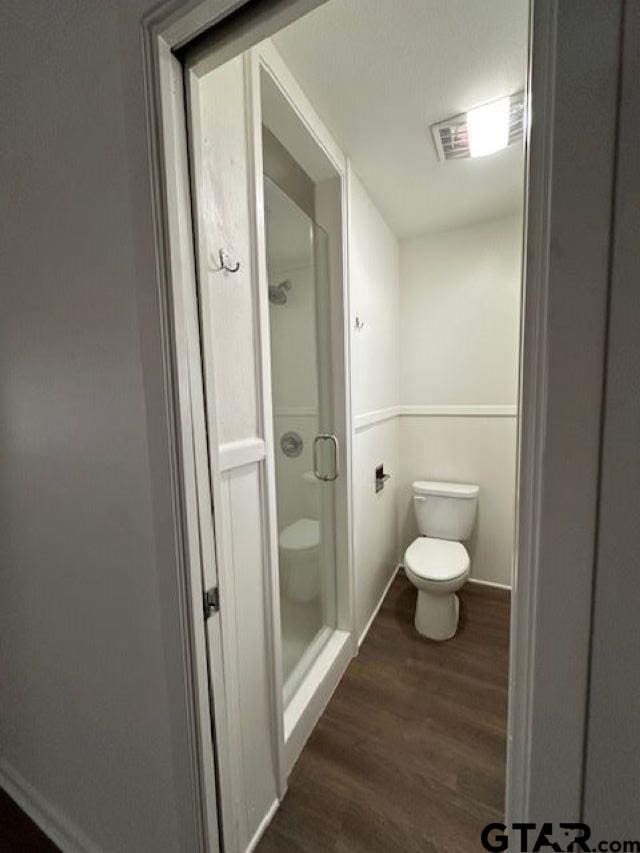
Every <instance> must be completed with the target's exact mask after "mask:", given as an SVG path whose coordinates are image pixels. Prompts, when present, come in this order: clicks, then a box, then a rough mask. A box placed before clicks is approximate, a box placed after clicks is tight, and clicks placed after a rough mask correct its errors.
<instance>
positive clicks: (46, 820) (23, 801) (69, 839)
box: [0, 758, 100, 853]
mask: <svg viewBox="0 0 640 853" xmlns="http://www.w3.org/2000/svg"><path fill="white" fill-rule="evenodd" d="M0 787H2V788H4V790H5V791H6V792H7V794H9V796H10V797H11V799H12V800H15V802H16V803H17V804H18V805H19V806H20V808H21V809H22V811H23V812H24V813H25V814H26V815H28V816H29V817H30V818H31V820H32V821H33V822H34V823H35V824H36V825H37V826H38V827H40V829H41V830H42V831H43V832H44V834H45V835H47V836H48V837H49V838H50V839H51V841H53V843H54V844H56V845H57V846H58V847H59V848H60V849H61V850H62V851H63V853H99V851H100V848H99V847H98V845H97V844H94V843H93V841H91V839H90V838H88V837H87V836H86V835H85V834H84V832H82V830H81V829H79V828H78V827H77V826H75V825H74V824H73V823H72V822H71V821H70V820H68V818H66V817H65V816H64V815H62V814H60V812H59V810H58V809H57V808H56V807H55V806H54V805H53V804H52V803H50V802H49V801H48V800H47V799H46V798H45V797H43V796H42V794H40V793H39V791H37V790H36V789H35V788H34V787H33V785H31V784H30V783H29V782H27V780H26V779H24V778H23V777H22V776H21V774H20V773H18V771H17V770H14V768H13V767H12V766H11V765H10V764H9V762H8V761H6V760H5V759H4V758H0Z"/></svg>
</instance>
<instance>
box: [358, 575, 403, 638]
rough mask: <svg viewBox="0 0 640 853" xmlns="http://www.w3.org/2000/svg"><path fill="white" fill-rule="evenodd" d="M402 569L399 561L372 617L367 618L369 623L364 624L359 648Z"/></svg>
mask: <svg viewBox="0 0 640 853" xmlns="http://www.w3.org/2000/svg"><path fill="white" fill-rule="evenodd" d="M400 569H402V563H398V564H397V565H396V567H395V569H394V570H393V572H392V574H391V577H390V578H389V580H388V581H387V583H386V585H385V588H384V590H383V591H382V595H381V596H380V599H379V601H378V603H377V604H376V606H375V607H374V609H373V613H372V614H371V616H370V617H369V619H368V620H367V624H366V625H365V626H364V628H363V629H362V633H361V634H360V636H359V637H358V649H359V648H360V646H361V645H362V644H363V643H364V641H365V639H366V637H367V634H368V633H369V628H371V626H372V625H373V620H374V619H375V618H376V616H377V615H378V613H379V611H380V608H381V607H382V602H383V601H384V600H385V598H386V597H387V593H388V592H389V590H390V589H391V584H392V583H393V582H394V580H395V579H396V577H397V575H398V572H399V571H400Z"/></svg>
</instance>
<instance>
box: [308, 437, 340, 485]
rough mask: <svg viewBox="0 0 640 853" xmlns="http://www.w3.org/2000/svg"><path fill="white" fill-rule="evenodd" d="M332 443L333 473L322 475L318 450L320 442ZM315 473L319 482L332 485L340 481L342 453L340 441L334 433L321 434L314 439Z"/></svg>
mask: <svg viewBox="0 0 640 853" xmlns="http://www.w3.org/2000/svg"><path fill="white" fill-rule="evenodd" d="M322 441H330V442H331V443H332V444H333V472H332V473H331V474H321V473H320V470H319V467H318V448H319V447H320V442H322ZM313 473H314V474H315V475H316V477H317V478H318V480H323V481H324V482H325V483H331V482H333V480H337V479H338V475H339V474H340V451H339V447H338V439H337V438H336V436H335V435H334V434H333V433H330V432H321V433H320V434H319V435H317V436H316V437H315V438H314V439H313Z"/></svg>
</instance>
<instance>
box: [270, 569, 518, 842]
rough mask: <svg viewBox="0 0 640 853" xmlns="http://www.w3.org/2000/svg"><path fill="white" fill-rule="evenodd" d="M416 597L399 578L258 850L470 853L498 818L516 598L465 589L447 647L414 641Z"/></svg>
mask: <svg viewBox="0 0 640 853" xmlns="http://www.w3.org/2000/svg"><path fill="white" fill-rule="evenodd" d="M415 598H416V591H415V589H414V588H413V587H412V586H411V584H410V583H409V582H408V581H407V579H406V577H405V576H404V574H402V573H400V574H399V575H398V577H397V578H396V579H395V581H394V582H393V584H392V586H391V588H390V590H389V592H388V593H387V596H386V598H385V600H384V603H383V605H382V607H381V609H380V612H379V614H378V616H377V617H376V619H375V620H374V623H373V625H372V627H371V630H370V631H369V634H368V636H367V638H366V640H365V642H364V643H363V645H362V648H361V650H360V654H359V655H358V657H357V658H355V659H354V660H353V661H352V663H351V664H350V665H349V668H348V669H347V672H346V673H345V675H344V677H343V679H342V681H341V682H340V685H339V686H338V689H337V690H336V692H335V694H334V696H333V698H332V699H331V701H330V703H329V705H328V706H327V709H326V710H325V712H324V714H323V715H322V717H321V719H320V721H319V723H318V725H317V727H316V729H315V730H314V732H313V734H312V735H311V737H310V739H309V741H308V742H307V744H306V746H305V748H304V750H303V752H302V755H301V756H300V759H299V760H298V762H297V764H296V766H295V767H294V769H293V772H292V774H291V777H290V779H289V789H288V792H287V794H286V796H285V799H284V802H283V803H282V806H281V807H280V809H279V811H278V812H277V814H276V815H275V817H274V819H273V821H272V823H271V825H270V826H269V828H268V829H267V831H266V833H265V835H264V836H263V838H262V840H261V842H260V844H259V846H258V851H259V853H276V851H277V853H298V851H299V853H315V851H318V853H319V851H323V853H328V851H335V853H347V851H348V852H349V853H365V852H366V853H376V851H381V853H382V851H384V853H395V851H398V853H400V851H402V852H403V853H418V851H419V853H472V851H481V850H482V849H483V848H482V845H481V843H480V831H481V829H482V827H483V826H484V825H485V824H486V823H488V822H489V821H493V820H501V819H502V813H503V801H504V778H505V759H506V717H507V677H508V645H509V607H510V601H509V594H508V593H507V592H503V591H501V590H495V589H490V588H488V587H481V586H476V585H471V584H467V585H466V586H465V587H464V589H463V590H462V592H461V595H460V598H461V601H462V616H461V624H460V628H459V631H458V634H457V635H456V636H455V637H454V639H453V640H449V641H448V642H445V643H434V642H431V641H429V640H425V639H424V638H422V637H420V636H419V635H418V634H417V633H416V631H415V629H414V627H413V614H414V608H415Z"/></svg>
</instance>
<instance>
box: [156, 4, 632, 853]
mask: <svg viewBox="0 0 640 853" xmlns="http://www.w3.org/2000/svg"><path fill="white" fill-rule="evenodd" d="M323 1H324V0H280V2H274V3H272V4H271V5H270V6H269V8H268V9H266V8H265V4H264V3H259V4H258V5H257V6H256V16H255V18H254V20H253V21H252V32H253V34H254V35H255V37H256V40H260V39H262V38H266V37H267V36H268V35H270V34H272V32H274V31H275V30H277V29H279V28H280V27H282V26H284V25H286V24H287V23H289V22H291V21H292V20H294V19H296V18H297V17H299V16H301V15H302V14H304V13H306V12H307V11H310V10H311V9H313V8H314V7H315V6H318V5H320V3H321V2H323ZM243 5H245V3H244V2H243V0H189V1H188V2H181V0H169V2H167V3H163V4H162V5H160V6H159V7H158V8H157V9H155V10H153V12H152V13H151V14H149V15H147V16H145V17H144V19H143V22H142V29H143V42H144V50H145V82H146V91H147V105H148V121H149V145H150V158H151V167H152V174H153V194H154V214H155V222H156V247H157V262H158V274H159V279H160V289H161V295H162V305H163V309H164V317H163V320H164V324H163V330H162V332H163V342H164V355H165V371H166V374H167V384H168V387H169V388H175V391H174V392H173V399H174V404H175V406H174V410H173V411H172V412H170V413H169V417H170V418H171V419H172V425H173V427H174V431H173V434H174V435H175V436H177V438H176V445H175V446H174V447H173V453H174V459H175V463H176V465H177V466H178V470H179V471H180V475H181V476H180V483H179V485H178V486H177V487H176V486H175V484H174V489H175V494H174V505H175V507H176V514H178V515H179V516H180V521H181V525H182V528H183V529H184V530H185V531H186V533H187V535H186V537H185V543H184V548H185V554H184V559H185V565H186V566H188V574H189V576H188V578H186V583H187V584H188V586H189V588H190V589H191V601H190V605H188V604H187V603H185V605H184V606H185V608H186V612H185V613H184V614H183V622H184V625H185V629H184V637H183V642H184V646H185V649H186V650H188V653H187V654H185V660H188V659H189V655H191V656H192V657H193V660H194V661H195V665H194V669H195V672H194V673H191V672H189V673H186V674H185V676H188V678H187V677H186V684H187V688H186V689H189V687H188V685H189V683H190V680H189V679H191V678H193V682H194V685H195V688H194V690H195V695H194V696H193V697H192V700H193V704H194V708H195V709H196V714H197V720H198V724H197V732H196V737H195V739H194V744H195V745H196V747H195V748H197V752H198V754H197V755H196V756H194V761H196V762H197V764H198V766H199V767H200V770H201V782H202V785H201V790H202V798H203V801H202V803H201V806H202V812H203V814H205V815H206V816H207V818H208V820H207V825H208V827H209V832H208V836H207V838H206V839H203V845H204V846H203V849H208V850H212V849H217V834H216V821H215V815H214V814H213V813H212V808H211V803H212V802H213V801H214V799H213V798H214V797H215V775H214V772H213V758H212V756H213V743H212V737H211V728H210V711H211V708H210V699H209V688H208V682H207V678H206V665H205V664H204V663H203V661H204V651H203V648H204V621H203V617H202V610H201V609H200V607H199V604H200V593H201V589H202V570H203V559H206V556H205V555H206V549H205V548H203V542H204V543H205V544H206V543H207V542H209V543H211V544H212V543H213V529H212V525H211V516H210V511H207V510H206V509H204V510H203V506H202V503H203V502H202V499H201V498H200V499H199V494H201V492H199V488H200V489H201V488H202V486H203V484H202V483H201V482H200V483H199V482H198V465H197V464H195V461H194V460H196V459H201V458H202V453H203V448H204V447H205V445H204V443H203V442H204V440H205V437H204V435H203V431H202V428H203V424H204V413H203V410H202V406H201V400H199V394H200V393H201V387H202V386H201V384H200V386H199V388H200V390H198V387H197V382H196V381H195V379H194V375H193V374H192V367H193V365H194V364H195V362H196V361H198V359H196V358H191V355H190V354H191V353H192V351H193V345H194V336H195V335H196V334H197V326H196V327H194V324H193V312H194V310H195V306H194V304H193V299H194V294H195V279H194V271H193V257H192V245H191V257H189V251H188V248H187V247H188V244H189V237H190V234H191V210H190V205H189V197H188V194H185V193H184V192H183V189H184V184H183V189H181V188H180V182H181V181H184V177H185V168H186V159H185V158H186V145H185V144H184V116H183V113H181V112H180V104H179V100H180V97H181V95H179V94H178V91H177V80H178V79H180V80H181V73H180V66H179V63H178V62H177V60H176V59H175V57H174V56H173V54H172V50H174V49H176V48H178V47H180V46H183V45H184V44H185V43H187V42H189V41H190V40H192V39H193V38H195V37H196V36H197V35H199V34H200V33H201V32H203V30H205V29H206V28H208V27H210V26H212V25H214V24H216V23H218V22H219V21H221V20H222V19H223V18H224V17H225V16H227V15H228V14H229V13H231V12H233V11H234V10H236V9H238V8H239V7H240V6H243ZM619 6H620V0H611V2H610V3H608V4H603V3H599V2H597V0H587V2H585V0H579V2H578V0H574V2H566V3H565V2H563V3H560V2H559V0H547V2H544V0H535V3H534V7H533V11H532V22H533V25H532V33H531V38H532V44H533V48H534V49H533V54H532V62H531V76H530V81H529V83H530V98H531V100H530V104H531V107H532V111H533V114H534V118H535V123H534V125H533V131H532V133H531V138H530V145H529V150H528V166H529V168H528V174H530V175H531V179H530V181H529V191H528V198H527V229H526V230H527V244H526V259H525V270H526V276H525V282H526V283H525V299H524V304H525V313H524V322H523V335H522V339H523V348H522V356H521V421H520V423H521V426H520V442H519V516H518V536H519V538H518V550H517V573H516V580H515V586H514V593H513V604H514V606H513V614H512V647H511V669H510V672H511V675H510V686H509V696H510V711H509V760H508V764H507V809H508V815H509V816H510V818H511V819H536V818H537V819H545V820H552V819H554V818H555V817H556V816H559V817H561V818H563V819H572V818H577V817H579V815H580V814H581V801H582V774H583V766H582V765H583V751H582V746H583V743H584V729H585V724H586V701H587V670H588V662H589V628H590V614H591V597H592V596H591V588H592V573H593V562H594V543H595V531H596V512H595V509H596V496H597V488H598V461H599V440H600V410H601V395H602V373H603V363H604V335H605V326H606V313H607V309H606V294H607V286H608V263H609V230H610V225H611V223H610V204H608V201H609V200H610V197H611V192H612V186H613V144H614V141H615V102H616V96H617V88H616V85H617V79H616V73H615V69H616V68H617V55H618V49H619V27H618V21H617V15H619ZM577 32H578V33H580V37H576V35H575V34H576V33H577ZM592 42H593V43H592ZM596 52H597V53H598V56H599V58H600V61H599V63H597V64H596V66H595V67H596V70H597V72H598V73H600V78H598V79H594V72H593V66H594V63H593V56H594V53H596ZM603 68H604V73H602V72H603ZM585 79H586V80H589V81H590V82H592V83H593V85H592V86H585V85H584V80H585ZM180 85H181V84H180ZM594 117H595V118H597V122H596V120H595V118H594ZM575 128H585V129H586V132H587V133H590V134H593V136H594V138H593V141H592V142H591V144H589V142H590V140H587V143H586V144H582V145H581V146H580V145H578V147H577V150H576V149H574V148H572V149H571V150H570V151H568V150H566V148H565V149H564V150H563V145H564V143H565V140H566V139H567V138H568V139H570V140H573V139H574V137H575V136H576V130H575ZM578 303H579V304H578ZM572 391H575V394H573V395H572V393H571V392H572ZM567 484H571V489H570V490H569V491H568V490H567ZM205 491H206V488H205ZM201 548H202V551H201ZM214 669H215V668H214ZM223 691H224V683H223V682H222V680H221V683H220V684H215V685H214V686H213V690H212V693H213V698H212V701H213V705H214V707H215V712H216V722H217V729H218V732H220V730H221V729H224V718H223V717H221V716H219V713H223V711H222V710H221V706H223V704H224V703H223V701H222V699H221V693H222V692H223ZM224 748H225V743H224V738H221V737H220V736H218V738H217V749H218V754H219V756H220V753H221V752H222V753H223V752H224ZM222 784H224V781H222ZM223 803H224V797H223ZM223 811H224V806H223Z"/></svg>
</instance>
